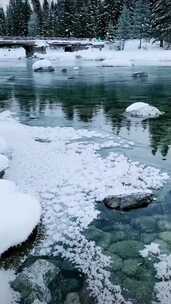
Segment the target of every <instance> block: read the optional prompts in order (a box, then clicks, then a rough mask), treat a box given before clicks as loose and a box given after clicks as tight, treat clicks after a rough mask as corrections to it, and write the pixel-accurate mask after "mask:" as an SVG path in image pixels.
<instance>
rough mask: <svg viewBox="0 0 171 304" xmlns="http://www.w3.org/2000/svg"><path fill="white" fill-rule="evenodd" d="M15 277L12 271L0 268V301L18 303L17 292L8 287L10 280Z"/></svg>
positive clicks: (9, 303) (3, 303)
mask: <svg viewBox="0 0 171 304" xmlns="http://www.w3.org/2000/svg"><path fill="white" fill-rule="evenodd" d="M14 279H15V274H14V271H12V270H4V269H3V268H2V269H0V303H2V304H15V303H18V302H17V301H18V300H19V294H18V293H16V292H14V291H13V289H12V288H11V287H10V282H11V281H13V280H14Z"/></svg>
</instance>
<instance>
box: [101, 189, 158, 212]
mask: <svg viewBox="0 0 171 304" xmlns="http://www.w3.org/2000/svg"><path fill="white" fill-rule="evenodd" d="M152 201H153V196H152V195H151V194H146V193H144V194H130V195H127V196H111V197H107V198H105V199H104V201H103V203H104V204H105V206H106V207H108V208H111V209H115V210H120V211H129V210H132V209H137V208H143V207H146V206H148V205H149V204H150V203H151V202H152Z"/></svg>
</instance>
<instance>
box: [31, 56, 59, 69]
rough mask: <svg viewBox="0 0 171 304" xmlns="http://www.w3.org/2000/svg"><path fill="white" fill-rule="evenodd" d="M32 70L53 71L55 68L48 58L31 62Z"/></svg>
mask: <svg viewBox="0 0 171 304" xmlns="http://www.w3.org/2000/svg"><path fill="white" fill-rule="evenodd" d="M33 70H34V71H35V72H53V71H54V70H55V68H54V67H53V65H52V63H51V62H50V61H49V60H46V59H43V60H38V61H36V62H35V63H34V64H33Z"/></svg>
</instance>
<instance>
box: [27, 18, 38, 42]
mask: <svg viewBox="0 0 171 304" xmlns="http://www.w3.org/2000/svg"><path fill="white" fill-rule="evenodd" d="M28 35H29V36H30V37H36V36H38V35H39V20H38V17H37V14H36V13H35V12H33V13H32V15H31V17H30V19H29V22H28Z"/></svg>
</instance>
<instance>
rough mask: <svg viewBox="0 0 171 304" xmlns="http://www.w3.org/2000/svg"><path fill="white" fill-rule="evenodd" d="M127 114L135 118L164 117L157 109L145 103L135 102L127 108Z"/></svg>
mask: <svg viewBox="0 0 171 304" xmlns="http://www.w3.org/2000/svg"><path fill="white" fill-rule="evenodd" d="M125 112H126V113H127V114H129V115H130V116H133V117H143V118H155V117H158V116H160V115H162V112H160V111H159V110H158V109H157V108H156V107H153V106H151V105H149V104H148V103H145V102H135V103H133V104H132V105H130V106H129V107H128V108H126V110H125Z"/></svg>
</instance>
